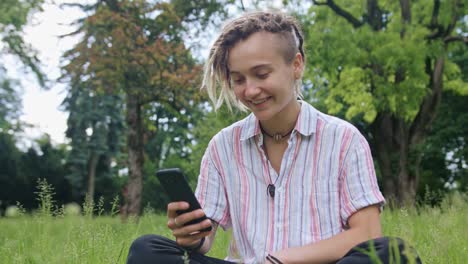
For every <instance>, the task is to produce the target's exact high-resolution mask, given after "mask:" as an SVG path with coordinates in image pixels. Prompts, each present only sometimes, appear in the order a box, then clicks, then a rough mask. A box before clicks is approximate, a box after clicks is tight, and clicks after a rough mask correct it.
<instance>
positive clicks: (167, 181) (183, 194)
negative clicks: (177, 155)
mask: <svg viewBox="0 0 468 264" xmlns="http://www.w3.org/2000/svg"><path fill="white" fill-rule="evenodd" d="M156 177H157V178H158V179H159V182H160V183H161V185H162V187H163V189H164V191H166V194H167V196H169V200H170V201H171V202H182V201H184V202H187V203H188V204H189V205H190V206H189V208H188V209H187V210H181V211H177V214H179V215H180V214H183V213H187V212H191V211H193V210H197V209H201V206H200V203H198V200H197V198H196V197H195V194H194V193H193V191H192V189H191V188H190V185H189V184H188V182H187V179H186V178H185V175H184V174H183V173H182V170H180V169H178V168H171V169H163V170H159V171H157V172H156ZM205 219H207V217H206V216H203V217H201V218H198V219H194V220H192V221H190V222H187V223H185V225H192V224H196V223H200V222H202V221H204V220H205ZM211 229H212V228H211V226H210V227H207V228H205V229H202V230H200V232H206V231H211Z"/></svg>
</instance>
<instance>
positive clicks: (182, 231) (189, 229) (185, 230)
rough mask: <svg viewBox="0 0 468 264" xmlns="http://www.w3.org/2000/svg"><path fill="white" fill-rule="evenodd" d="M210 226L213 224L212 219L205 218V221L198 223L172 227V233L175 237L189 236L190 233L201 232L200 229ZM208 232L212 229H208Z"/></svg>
mask: <svg viewBox="0 0 468 264" xmlns="http://www.w3.org/2000/svg"><path fill="white" fill-rule="evenodd" d="M210 226H211V220H209V219H206V220H204V221H202V222H200V223H197V224H193V225H188V226H183V227H181V228H175V229H172V234H173V235H174V236H175V237H183V236H189V235H193V234H195V233H200V230H203V229H205V228H208V227H210ZM207 232H208V233H209V232H210V231H207ZM207 232H202V233H207Z"/></svg>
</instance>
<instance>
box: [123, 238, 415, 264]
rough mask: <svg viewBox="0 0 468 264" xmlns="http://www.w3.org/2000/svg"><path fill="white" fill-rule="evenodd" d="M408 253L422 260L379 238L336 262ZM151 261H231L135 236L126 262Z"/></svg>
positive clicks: (360, 262)
mask: <svg viewBox="0 0 468 264" xmlns="http://www.w3.org/2000/svg"><path fill="white" fill-rule="evenodd" d="M407 254H409V256H413V257H415V258H416V262H415V263H419V264H420V263H421V260H420V259H419V257H418V256H417V255H416V253H415V251H414V249H412V248H411V247H410V246H408V245H406V244H405V243H404V242H403V241H402V240H401V239H399V238H388V237H382V238H377V239H373V240H369V241H366V242H363V243H361V244H359V245H357V246H356V247H354V248H353V249H351V250H350V251H349V252H348V253H347V254H346V255H345V256H344V257H343V258H342V259H340V260H339V261H338V262H336V264H367V263H368V264H371V263H382V264H387V263H395V264H396V263H400V264H405V263H408V262H409V261H408V259H407V257H406V255H407ZM376 258H378V259H376ZM379 261H380V262H379ZM154 263H164V264H179V263H180V264H185V263H190V264H231V263H233V262H229V261H225V260H221V259H216V258H211V257H208V256H205V255H203V254H200V253H197V252H189V251H186V250H185V249H184V248H182V247H180V246H178V245H177V244H176V243H175V242H174V241H172V240H170V239H168V238H165V237H161V236H157V235H145V236H142V237H139V238H137V239H136V240H135V241H134V242H133V243H132V245H131V246H130V251H129V253H128V258H127V264H154ZM410 263H411V262H410Z"/></svg>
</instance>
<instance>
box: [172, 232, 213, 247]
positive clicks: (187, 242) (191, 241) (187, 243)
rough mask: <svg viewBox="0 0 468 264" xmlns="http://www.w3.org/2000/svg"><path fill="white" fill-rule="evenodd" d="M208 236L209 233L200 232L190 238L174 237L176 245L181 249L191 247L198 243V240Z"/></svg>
mask: <svg viewBox="0 0 468 264" xmlns="http://www.w3.org/2000/svg"><path fill="white" fill-rule="evenodd" d="M209 234H210V232H201V233H198V234H194V235H190V236H184V237H176V243H177V244H178V245H180V246H183V247H192V246H194V245H196V244H197V243H200V239H202V238H204V237H206V236H208V235H209Z"/></svg>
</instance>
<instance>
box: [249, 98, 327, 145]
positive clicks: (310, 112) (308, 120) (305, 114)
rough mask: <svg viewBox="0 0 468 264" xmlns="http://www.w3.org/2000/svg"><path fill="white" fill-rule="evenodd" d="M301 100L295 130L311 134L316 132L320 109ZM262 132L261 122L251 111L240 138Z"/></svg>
mask: <svg viewBox="0 0 468 264" xmlns="http://www.w3.org/2000/svg"><path fill="white" fill-rule="evenodd" d="M299 102H300V103H301V111H300V112H299V116H298V117H297V122H296V126H295V127H294V130H296V131H297V132H298V133H300V134H302V135H304V136H310V135H312V133H315V130H316V127H317V116H318V113H319V111H317V109H315V108H314V107H313V106H311V105H310V104H309V103H307V102H305V101H302V100H300V101H299ZM293 132H294V131H293ZM261 133H262V131H261V130H260V123H259V121H258V119H257V118H256V117H255V115H254V114H253V113H251V114H250V115H248V116H247V117H246V118H245V120H244V122H243V124H242V132H241V136H240V140H242V141H244V140H247V139H250V138H252V137H255V136H257V135H259V134H261Z"/></svg>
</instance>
